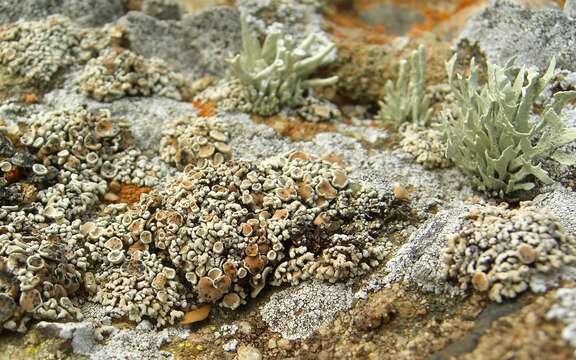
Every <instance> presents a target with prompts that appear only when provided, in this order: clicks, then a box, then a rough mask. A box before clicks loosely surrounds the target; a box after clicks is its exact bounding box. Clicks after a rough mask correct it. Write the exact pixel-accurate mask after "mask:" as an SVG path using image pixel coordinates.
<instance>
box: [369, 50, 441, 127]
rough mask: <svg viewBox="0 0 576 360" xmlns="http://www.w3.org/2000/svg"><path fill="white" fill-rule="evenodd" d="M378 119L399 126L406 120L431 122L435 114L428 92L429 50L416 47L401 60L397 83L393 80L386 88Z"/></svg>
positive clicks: (425, 123)
mask: <svg viewBox="0 0 576 360" xmlns="http://www.w3.org/2000/svg"><path fill="white" fill-rule="evenodd" d="M384 90H385V93H384V97H383V99H382V101H380V112H379V113H378V115H377V119H378V120H380V121H382V122H383V123H387V124H391V125H392V126H393V127H394V128H396V129H398V128H399V127H400V125H402V124H403V123H405V122H409V121H410V122H412V123H413V124H416V125H418V126H426V125H428V123H429V121H430V118H431V116H432V108H431V107H430V96H429V95H427V94H426V52H425V50H424V47H422V46H421V47H419V48H418V49H417V50H415V51H414V52H413V53H412V55H411V56H410V59H409V60H408V61H407V60H402V61H400V64H399V65H398V78H397V79H396V82H392V81H391V80H389V81H388V82H387V83H386V86H385V88H384Z"/></svg>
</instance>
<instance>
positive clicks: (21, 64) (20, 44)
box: [0, 16, 117, 88]
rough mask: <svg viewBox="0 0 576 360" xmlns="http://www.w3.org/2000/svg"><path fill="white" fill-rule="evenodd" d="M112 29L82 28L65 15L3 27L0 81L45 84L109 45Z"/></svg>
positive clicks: (35, 84)
mask: <svg viewBox="0 0 576 360" xmlns="http://www.w3.org/2000/svg"><path fill="white" fill-rule="evenodd" d="M114 32H116V30H114V29H113V28H109V29H107V30H104V31H102V30H94V29H82V28H80V27H79V26H77V25H76V24H74V23H73V22H72V21H71V20H70V19H68V18H66V17H64V16H51V17H49V18H47V19H45V20H41V21H18V22H16V23H14V24H13V25H11V26H7V27H5V28H2V29H0V84H1V83H4V84H7V85H14V84H18V85H19V84H22V85H25V86H38V87H40V88H41V87H44V86H46V83H49V82H50V81H52V80H53V79H54V77H55V76H56V75H57V74H58V73H59V72H62V71H63V70H64V69H66V68H67V67H69V66H71V65H74V64H82V63H85V62H86V61H88V60H89V59H91V58H92V57H94V56H97V55H98V53H100V52H101V51H102V50H103V49H105V48H107V47H109V46H110V45H111V44H112V42H113V36H112V35H113V34H114ZM114 36H117V34H115V35H114Z"/></svg>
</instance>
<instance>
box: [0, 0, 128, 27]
mask: <svg viewBox="0 0 576 360" xmlns="http://www.w3.org/2000/svg"><path fill="white" fill-rule="evenodd" d="M123 3H124V2H123V1H122V0H3V1H2V2H0V25H2V24H9V23H11V22H15V21H17V20H19V19H23V20H39V19H43V18H45V17H47V16H49V15H53V14H61V15H65V16H67V17H69V18H71V19H74V20H75V21H76V22H77V23H78V24H80V25H82V26H101V25H104V24H107V23H110V22H113V21H114V20H116V19H118V18H119V17H120V16H122V15H123V14H124V12H125V11H124V5H123Z"/></svg>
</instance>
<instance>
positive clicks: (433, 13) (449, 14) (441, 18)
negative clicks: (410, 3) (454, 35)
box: [410, 0, 486, 35]
mask: <svg viewBox="0 0 576 360" xmlns="http://www.w3.org/2000/svg"><path fill="white" fill-rule="evenodd" d="M485 4H486V1H485V0H461V1H459V2H458V3H457V4H456V6H455V7H454V8H453V9H450V10H438V9H434V8H430V7H428V8H422V10H421V11H422V13H423V14H424V16H425V17H426V21H425V22H423V23H421V24H416V25H414V26H413V27H412V29H411V30H410V34H411V35H420V34H422V33H424V32H427V31H431V30H433V29H435V28H436V27H437V26H438V25H440V24H442V23H445V22H450V21H451V20H452V19H454V18H457V17H458V15H459V14H461V13H469V10H470V9H472V8H477V9H479V8H480V7H483V6H484V5H485ZM459 22H460V21H459ZM460 23H462V24H463V23H464V22H463V21H462V22H460Z"/></svg>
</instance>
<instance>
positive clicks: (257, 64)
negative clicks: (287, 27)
mask: <svg viewBox="0 0 576 360" xmlns="http://www.w3.org/2000/svg"><path fill="white" fill-rule="evenodd" d="M241 19H242V45H243V49H242V52H241V53H240V54H238V55H236V56H235V57H234V58H232V59H230V60H229V62H230V70H231V74H232V75H233V77H234V78H235V79H237V80H238V81H239V82H240V83H241V84H242V88H243V92H242V96H243V97H244V98H245V100H246V102H247V103H248V104H249V105H248V106H249V108H250V109H243V110H245V111H252V112H255V113H257V114H260V115H264V116H269V115H274V114H276V113H277V112H279V111H280V110H282V108H283V107H284V106H289V107H296V106H298V105H300V104H301V103H302V101H303V99H304V90H305V89H308V88H311V87H315V86H325V85H330V84H333V83H335V82H336V81H337V80H338V78H337V77H330V78H326V79H308V78H309V77H310V76H311V75H312V73H313V72H314V71H315V70H316V69H317V68H318V67H319V66H321V65H322V64H324V63H325V62H326V59H327V57H328V55H330V53H331V52H332V51H333V50H334V44H326V45H325V46H323V47H322V48H321V49H320V50H316V52H314V53H311V51H312V49H315V48H317V47H318V44H317V42H318V41H320V38H319V37H318V36H317V35H316V34H310V35H309V36H308V37H307V38H306V39H305V40H303V41H302V42H301V43H300V44H299V45H296V44H295V41H294V39H293V38H292V37H291V36H289V35H286V36H284V35H283V31H282V26H281V24H279V23H277V24H275V25H274V26H271V27H270V28H269V29H268V34H267V36H266V39H265V40H264V43H263V44H260V42H259V40H258V39H257V38H256V37H255V36H254V35H253V34H252V33H251V31H250V29H249V28H248V25H247V24H246V20H245V19H244V17H242V18H241Z"/></svg>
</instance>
